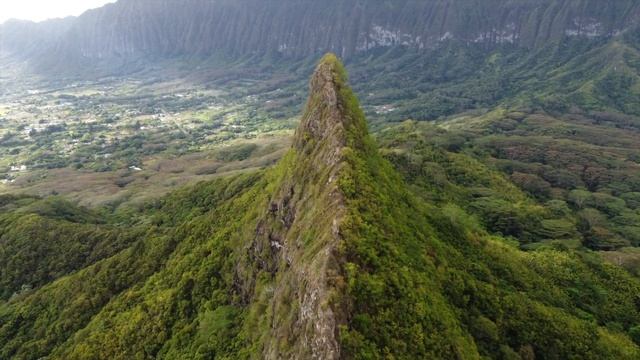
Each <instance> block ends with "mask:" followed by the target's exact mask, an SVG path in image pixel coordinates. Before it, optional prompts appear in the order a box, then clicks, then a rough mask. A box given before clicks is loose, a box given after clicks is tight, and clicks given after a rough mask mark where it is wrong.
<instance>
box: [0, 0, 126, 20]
mask: <svg viewBox="0 0 640 360" xmlns="http://www.w3.org/2000/svg"><path fill="white" fill-rule="evenodd" d="M115 1H116V0H20V1H16V0H9V1H0V24H2V23H4V22H6V21H7V20H11V19H16V20H30V21H36V22H39V21H45V20H49V19H56V18H63V17H67V16H78V15H80V14H82V13H83V12H85V11H87V10H90V9H94V8H98V7H101V6H103V5H105V4H108V3H113V2H115Z"/></svg>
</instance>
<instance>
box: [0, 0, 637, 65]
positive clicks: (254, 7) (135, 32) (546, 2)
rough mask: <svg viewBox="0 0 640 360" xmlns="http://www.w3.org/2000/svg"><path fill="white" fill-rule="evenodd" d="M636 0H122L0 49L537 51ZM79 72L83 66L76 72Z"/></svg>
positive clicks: (627, 22) (622, 17) (37, 27)
mask: <svg viewBox="0 0 640 360" xmlns="http://www.w3.org/2000/svg"><path fill="white" fill-rule="evenodd" d="M639 16H640V7H639V5H638V4H637V2H635V1H633V0H618V1H615V2H604V3H603V2H601V1H595V0H527V1H517V2H513V1H503V0H492V1H471V0H447V1H435V0H401V1H393V2H389V1H381V0H375V1H361V0H350V1H338V0H331V1H323V2H318V1H311V0H268V1H257V0H241V1H229V0H215V1H209V0H188V1H177V0H162V1H152V0H120V1H118V2H117V3H116V4H110V5H107V6H105V7H103V8H100V9H97V10H92V11H89V12H87V13H85V14H83V15H82V16H80V17H78V18H70V19H66V20H64V21H63V22H62V23H63V24H64V25H62V24H61V22H60V21H49V22H45V23H42V24H24V23H16V22H10V23H7V24H5V25H4V26H2V27H0V40H1V41H0V49H1V50H2V51H3V52H8V53H13V54H15V55H17V56H22V57H25V58H27V59H29V60H30V61H32V62H33V63H34V64H38V65H39V66H40V69H42V70H44V69H48V70H49V71H50V70H52V67H53V68H60V69H64V68H66V70H69V65H72V66H74V67H77V66H79V65H85V66H93V67H95V66H96V63H101V66H105V67H111V69H112V70H116V69H119V67H120V66H121V65H122V64H129V65H132V64H136V63H137V62H138V61H139V60H141V59H144V60H145V61H156V60H159V59H167V58H174V57H182V58H190V57H191V58H192V57H200V58H202V57H204V58H206V57H209V56H212V55H216V56H223V57H230V58H235V59H237V58H243V57H251V56H256V55H257V56H264V55H278V56H284V57H286V58H298V59H299V58H305V57H309V56H318V55H319V54H321V53H322V52H324V51H334V52H336V53H338V54H340V55H341V56H343V57H345V58H351V57H353V56H355V55H357V54H359V53H364V52H367V51H370V50H372V49H377V48H388V47H395V46H402V47H407V48H412V49H417V50H422V49H428V48H433V47H435V46H437V45H439V44H440V43H442V42H444V41H449V40H457V41H460V42H463V43H468V44H472V43H479V44H482V46H483V47H484V48H493V47H495V46H498V45H515V46H519V47H525V48H535V47H539V46H542V45H545V44H548V43H549V42H552V41H557V40H560V39H562V38H564V37H567V36H568V37H586V38H592V39H596V38H607V37H611V36H614V35H617V34H619V33H621V32H623V31H625V30H626V29H627V28H629V27H631V26H635V25H637V23H638V17H639ZM75 70H76V71H77V69H75Z"/></svg>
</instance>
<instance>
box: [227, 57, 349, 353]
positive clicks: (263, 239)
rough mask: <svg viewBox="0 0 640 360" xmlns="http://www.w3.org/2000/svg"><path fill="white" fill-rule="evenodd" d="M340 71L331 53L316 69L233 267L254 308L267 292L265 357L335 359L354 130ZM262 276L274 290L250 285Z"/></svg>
mask: <svg viewBox="0 0 640 360" xmlns="http://www.w3.org/2000/svg"><path fill="white" fill-rule="evenodd" d="M343 71H344V70H343V69H342V67H341V65H340V63H339V61H338V60H337V58H336V57H335V56H334V55H327V56H325V58H324V59H323V60H322V61H321V62H320V64H319V65H318V67H317V69H316V71H315V73H314V75H313V78H312V80H311V83H310V95H309V101H308V104H307V107H306V110H305V113H304V115H303V117H302V123H301V125H300V127H299V128H298V131H297V135H296V141H295V144H294V147H293V149H292V151H291V152H290V154H289V155H288V156H287V157H286V158H285V159H284V160H283V164H281V168H280V169H281V170H282V177H281V178H280V179H278V181H277V184H278V186H277V188H276V189H275V190H274V192H273V195H272V197H271V200H270V202H269V205H268V209H267V210H266V211H265V215H264V216H263V217H262V218H261V219H260V220H259V221H258V225H257V228H256V232H255V233H256V236H255V238H254V240H253V242H252V243H251V245H250V247H249V250H248V255H249V256H248V257H247V261H246V262H243V263H241V264H240V266H239V268H238V274H241V276H240V277H241V279H240V282H241V283H243V284H245V285H244V288H245V289H247V290H248V292H247V293H246V297H247V299H253V302H254V304H256V303H257V305H254V306H258V307H259V306H264V305H263V304H261V302H260V300H258V299H261V298H264V296H265V294H264V291H269V292H270V294H269V295H270V298H269V300H268V305H267V306H266V308H267V309H269V310H268V315H267V316H266V317H267V318H269V319H272V320H271V323H270V324H268V326H269V329H270V330H269V336H268V337H267V338H266V339H265V340H264V350H263V358H265V359H278V358H295V359H328V360H330V359H338V358H340V345H339V341H338V338H337V333H338V326H339V325H341V324H344V323H345V321H346V320H345V318H344V315H343V314H341V312H340V310H339V307H338V306H336V304H335V297H336V295H337V293H338V292H339V291H340V290H341V289H339V287H340V286H339V285H338V284H340V283H341V282H342V281H341V280H340V279H341V269H340V263H341V260H340V257H341V256H340V251H339V248H340V246H341V245H340V244H341V242H342V237H341V235H340V232H339V227H340V225H341V223H342V220H343V218H344V214H345V199H344V196H343V194H342V192H341V191H340V189H339V187H338V178H339V177H340V175H341V172H342V169H343V165H344V161H345V160H344V156H343V154H342V152H343V149H344V148H345V147H346V146H347V138H348V136H347V132H348V130H349V129H350V128H351V127H352V125H353V124H352V123H351V121H350V119H349V117H348V115H347V112H346V111H345V106H346V99H345V98H344V96H343V94H341V89H342V87H343V86H346V79H345V77H344V76H345V75H344V73H343ZM265 273H269V274H271V275H272V276H273V278H274V279H275V283H274V285H275V286H274V287H273V288H270V287H267V288H264V287H262V288H261V287H260V286H256V284H259V278H260V277H261V276H260V274H263V275H264V274H265ZM247 285H248V286H247ZM265 289H267V290H265Z"/></svg>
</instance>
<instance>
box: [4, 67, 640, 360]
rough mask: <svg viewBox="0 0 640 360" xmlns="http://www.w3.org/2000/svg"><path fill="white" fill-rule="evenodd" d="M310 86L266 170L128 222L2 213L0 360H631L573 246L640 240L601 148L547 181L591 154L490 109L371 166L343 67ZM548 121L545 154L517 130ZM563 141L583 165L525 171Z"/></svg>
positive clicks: (397, 136)
mask: <svg viewBox="0 0 640 360" xmlns="http://www.w3.org/2000/svg"><path fill="white" fill-rule="evenodd" d="M314 79H315V80H313V81H312V89H311V92H312V93H311V96H310V99H309V103H308V105H307V109H306V111H305V114H304V116H303V121H302V124H301V126H300V128H299V130H298V132H297V135H296V138H295V140H294V146H293V148H292V149H291V150H290V151H289V152H288V153H287V154H286V155H285V156H284V157H283V158H282V159H281V160H280V162H279V163H278V164H277V165H275V166H273V167H270V168H268V169H265V170H256V171H250V172H245V173H243V174H238V175H233V176H226V177H220V178H217V179H215V180H212V181H208V182H202V183H199V184H196V185H193V186H189V187H186V188H183V189H180V190H177V191H175V192H173V193H171V194H169V195H166V196H164V197H163V198H161V199H159V200H156V201H153V202H150V203H148V204H147V205H146V206H143V207H140V208H138V209H135V210H134V209H128V210H127V212H123V211H124V210H122V209H121V210H120V211H116V212H115V213H108V211H107V210H89V209H85V208H80V207H76V206H74V205H71V204H69V203H67V202H65V201H64V200H62V199H60V198H56V197H52V198H46V199H40V198H35V197H29V196H6V197H1V198H0V206H1V208H0V234H1V235H0V244H1V245H2V248H1V249H2V251H1V252H0V264H2V265H1V266H0V271H2V275H3V276H2V283H1V284H0V286H2V287H1V289H2V293H1V294H2V297H1V298H0V358H13V359H37V358H42V357H47V358H50V359H105V358H123V359H144V358H159V359H210V358H219V359H254V358H262V357H270V356H271V357H278V356H280V357H284V358H306V357H308V356H310V354H311V352H314V353H316V354H318V353H320V351H322V352H326V353H323V354H329V352H328V351H330V350H332V349H339V351H340V352H341V353H340V354H341V357H342V358H346V359H384V358H396V359H412V358H443V359H448V358H451V359H481V358H495V359H534V358H541V359H571V358H575V359H637V358H638V357H639V356H640V348H639V347H638V341H639V339H638V337H639V335H638V334H639V330H638V327H639V326H640V308H639V307H638V303H639V302H640V299H639V298H638V294H640V279H639V278H638V277H637V276H636V275H634V274H633V273H632V272H631V271H627V270H625V269H624V268H622V267H619V266H617V265H613V264H611V263H610V262H605V261H604V260H603V258H602V257H601V256H600V255H599V254H598V253H596V252H593V251H591V250H589V249H588V247H590V248H603V247H611V248H617V247H618V246H619V245H618V243H617V241H622V244H627V243H625V241H629V242H630V241H632V240H631V239H632V238H630V237H625V236H624V233H623V231H627V230H628V231H631V232H632V231H633V227H634V226H635V225H634V224H637V222H635V221H636V220H635V218H634V216H635V215H637V213H636V211H637V208H638V206H637V205H638V204H637V203H638V201H640V198H638V196H637V193H638V192H640V191H638V190H637V189H635V187H634V186H635V185H634V184H635V183H634V182H633V181H632V180H631V179H633V174H630V173H628V172H625V171H628V170H625V169H626V168H625V167H623V165H624V164H625V162H624V161H623V160H621V155H620V156H618V153H616V152H615V151H614V150H615V149H614V147H615V145H613V144H610V146H611V148H608V151H607V152H605V153H606V154H607V155H608V156H600V157H598V158H597V159H595V160H594V161H595V162H594V163H593V164H595V165H594V166H598V169H600V168H601V170H598V171H596V170H594V171H587V169H583V171H582V172H574V171H573V170H572V168H570V167H567V166H564V167H560V166H555V167H554V166H553V161H563V160H562V159H563V158H562V156H560V155H563V156H567V157H568V158H569V159H570V160H565V161H568V162H570V163H571V164H576V165H577V166H578V167H580V166H582V164H581V163H580V161H591V160H593V159H594V157H592V156H590V155H589V154H590V152H589V151H591V150H593V151H595V150H594V148H593V147H594V146H595V145H593V144H592V142H589V141H586V139H587V138H586V137H585V136H586V135H584V134H583V133H581V132H580V129H581V128H578V129H575V132H573V131H572V129H569V131H566V129H565V130H563V131H560V130H559V129H560V128H562V127H563V126H564V124H565V123H564V122H561V121H560V120H559V119H558V118H548V117H544V118H543V119H541V115H540V114H539V113H531V114H527V113H521V114H520V113H519V114H514V113H507V112H501V113H500V114H501V115H500V116H497V115H496V116H494V115H495V114H494V115H486V114H485V115H483V116H480V117H479V118H473V119H472V120H471V121H470V123H472V124H480V125H479V130H477V131H476V130H474V129H473V127H469V128H467V129H466V130H456V124H457V122H456V121H455V119H450V121H448V122H445V123H443V124H442V125H443V126H441V127H438V126H434V125H427V124H422V123H415V122H407V123H403V124H401V125H399V126H396V127H393V128H391V129H389V130H387V131H383V132H380V133H379V134H378V142H379V143H380V144H381V150H378V148H377V145H376V142H375V141H374V140H373V138H372V137H371V136H369V135H368V132H367V124H366V121H365V117H364V114H363V112H362V110H361V109H360V106H359V104H358V101H357V99H356V98H355V96H354V94H353V93H352V92H351V90H350V89H349V87H348V85H347V79H346V72H345V71H344V68H343V67H342V65H341V64H340V63H339V61H338V60H337V58H336V57H335V56H332V55H329V56H327V57H325V58H324V59H323V60H322V62H321V64H320V65H319V67H318V71H317V73H316V75H314ZM322 79H325V80H322ZM326 79H329V80H326ZM334 93H335V97H336V98H337V103H336V104H334V105H332V104H331V102H330V101H328V100H330V99H332V98H333V97H332V95H333V94H334ZM514 118H517V119H520V120H519V121H518V120H513V119H514ZM510 119H511V120H513V121H515V122H516V124H515V125H514V124H511V125H509V126H508V127H505V126H502V125H504V124H506V123H509V122H510ZM543 120H544V121H547V123H548V124H549V126H547V127H545V128H540V127H536V129H540V131H556V130H555V129H558V130H557V133H555V132H552V133H547V134H539V135H537V136H539V139H543V140H545V139H546V140H547V142H546V143H545V144H546V146H542V147H541V149H540V151H541V153H540V152H536V151H534V150H535V149H536V148H535V146H537V142H532V141H528V140H530V139H521V138H519V137H518V135H517V134H519V133H521V131H522V129H523V128H522V127H523V126H524V127H526V126H531V127H533V125H532V124H533V123H535V122H536V121H538V122H539V121H543ZM556 121H557V122H556ZM444 127H446V128H447V129H448V130H445V129H444ZM469 129H471V130H469ZM486 129H493V130H490V131H487V130H486ZM507 129H509V130H507ZM607 129H608V128H607ZM585 131H586V130H585ZM611 131H614V130H611ZM531 132H535V131H531ZM558 134H583V135H571V136H582V137H581V139H583V141H581V142H578V144H576V143H577V142H576V141H575V140H573V142H567V140H566V139H565V138H563V137H562V136H560V135H558ZM618 135H620V136H618ZM611 138H612V139H615V141H617V142H620V143H623V142H625V141H628V138H625V137H624V136H621V133H617V132H614V133H612V135H611ZM597 140H602V138H601V137H600V138H598V139H596V140H593V141H597ZM511 141H517V142H516V143H515V144H517V146H507V145H504V144H511ZM567 143H568V144H569V145H572V146H577V147H576V148H579V149H580V150H581V151H580V152H567V151H564V152H562V154H560V153H555V154H556V155H555V156H554V157H550V156H547V157H545V159H547V160H545V161H543V162H540V163H538V162H537V161H535V159H537V156H539V154H543V155H542V156H544V153H545V151H557V150H556V149H557V148H556V146H563V145H566V144H567ZM568 148H569V149H570V147H562V149H563V150H566V149H568ZM598 149H601V148H598ZM254 151H256V149H255V148H253V147H251V146H244V145H240V146H234V147H231V148H228V149H226V150H224V151H221V152H220V153H219V156H222V157H224V158H228V159H234V160H240V159H242V158H244V157H245V156H249V155H250V154H251V153H252V152H254ZM602 153H603V152H602V151H600V154H602ZM505 154H507V155H505ZM624 154H625V155H626V156H629V155H630V154H631V153H630V152H629V151H628V150H624ZM583 158H584V159H588V160H581V159H583ZM598 159H600V160H598ZM525 160H526V161H525ZM598 161H601V162H602V164H600V163H598ZM607 162H611V163H612V164H615V166H607V164H608V163H607ZM598 164H600V165H598ZM627 165H628V166H631V164H627ZM531 169H535V170H536V171H530V170H531ZM554 169H562V171H560V170H554ZM614 170H615V171H614ZM622 173H624V174H626V175H625V177H623V178H620V177H618V176H621V175H620V174H622ZM634 214H635V215H634ZM623 224H624V225H623ZM625 226H626V227H625ZM628 228H631V229H628ZM521 247H523V248H525V249H527V250H528V251H523V250H522V249H520V248H521ZM610 255H614V253H611V254H610ZM623 255H627V258H625V259H627V260H625V265H626V267H627V268H628V269H631V268H632V267H633V266H632V263H633V259H634V257H633V253H632V252H629V251H628V250H620V251H619V252H618V254H617V255H615V256H618V257H620V258H621V259H622V257H623ZM35 260H37V261H35ZM325 326H326V329H328V331H323V329H325ZM336 329H337V331H336ZM335 335H337V337H336V338H334V336H335ZM334 347H335V348H334ZM333 354H334V355H335V353H333ZM327 357H329V355H327Z"/></svg>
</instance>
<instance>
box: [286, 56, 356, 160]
mask: <svg viewBox="0 0 640 360" xmlns="http://www.w3.org/2000/svg"><path fill="white" fill-rule="evenodd" d="M309 88H310V89H309V90H310V91H309V99H308V101H307V106H306V109H305V112H304V115H303V116H302V119H301V121H300V125H299V126H298V129H297V130H296V136H295V140H294V147H295V148H296V149H297V150H299V151H303V152H309V153H311V152H314V150H323V151H327V150H328V151H330V152H332V154H327V155H329V158H327V160H329V161H336V160H337V157H336V155H338V153H339V149H341V148H342V147H345V146H348V147H358V145H359V144H361V143H362V142H363V139H364V138H365V137H366V136H367V126H366V121H365V119H364V114H363V113H362V110H361V109H360V105H359V103H358V100H357V98H356V97H355V95H354V94H353V92H352V91H351V88H350V87H349V85H348V78H347V72H346V70H345V68H344V66H343V65H342V62H341V61H340V60H339V59H338V57H337V56H336V55H335V54H332V53H329V54H326V55H325V56H324V57H323V58H322V59H321V60H320V62H319V63H318V65H317V67H316V70H315V72H314V74H313V76H312V77H311V81H310V84H309Z"/></svg>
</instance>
